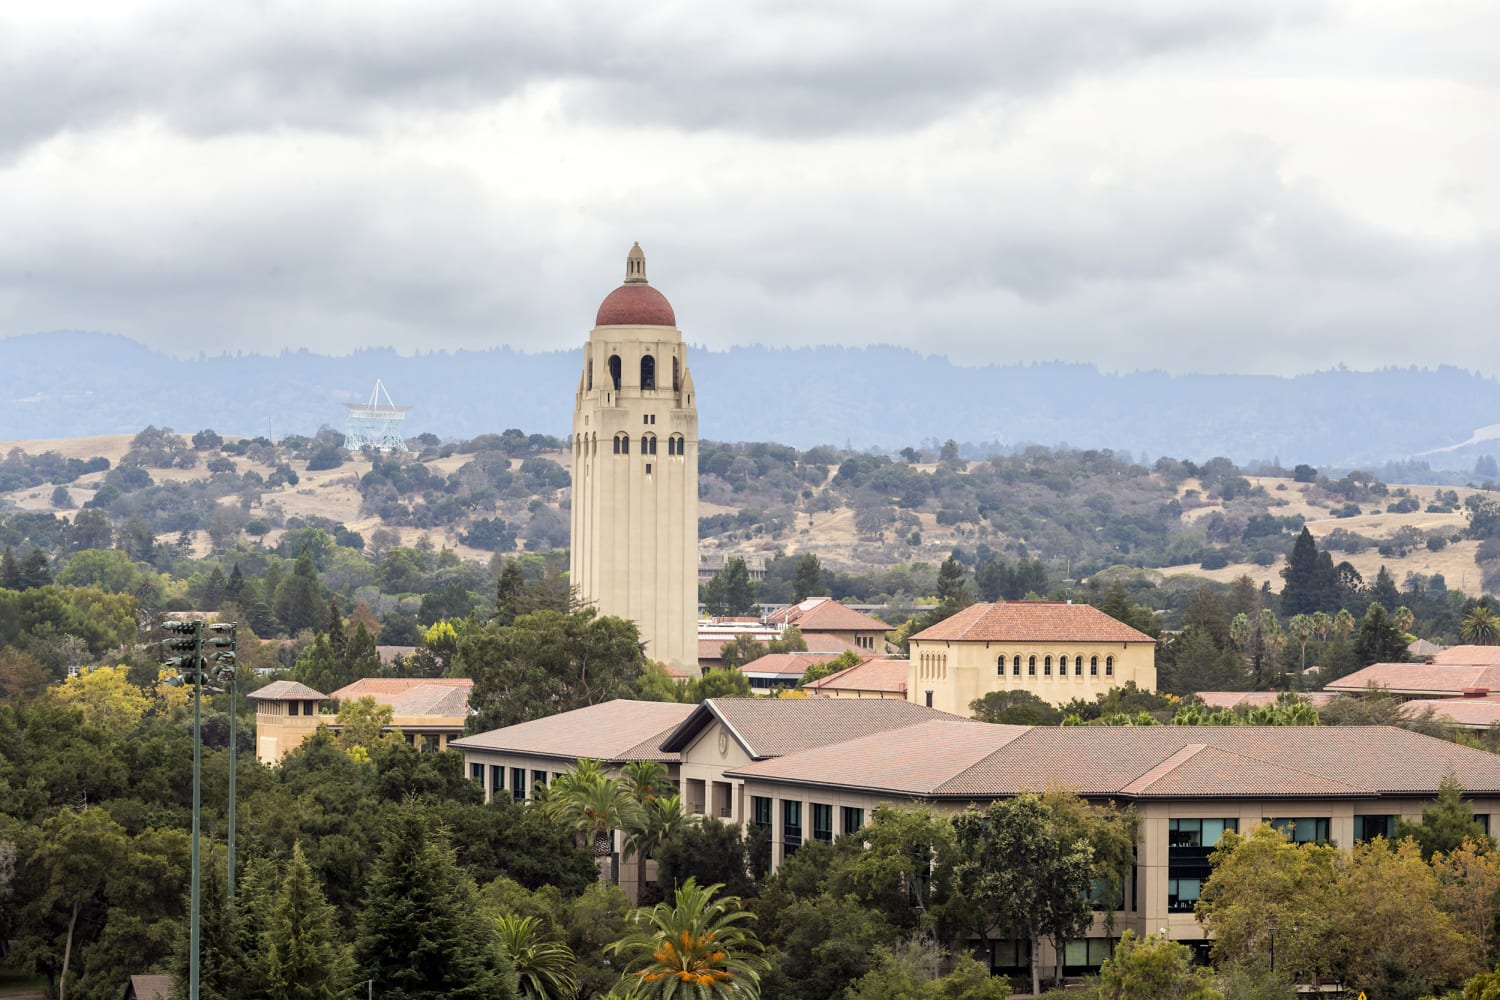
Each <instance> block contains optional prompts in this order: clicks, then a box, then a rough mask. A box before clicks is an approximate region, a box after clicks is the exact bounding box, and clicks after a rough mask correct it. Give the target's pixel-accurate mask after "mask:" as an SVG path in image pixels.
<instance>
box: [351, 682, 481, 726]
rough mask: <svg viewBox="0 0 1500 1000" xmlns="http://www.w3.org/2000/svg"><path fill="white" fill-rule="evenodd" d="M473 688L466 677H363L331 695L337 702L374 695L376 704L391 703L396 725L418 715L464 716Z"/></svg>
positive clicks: (467, 712)
mask: <svg viewBox="0 0 1500 1000" xmlns="http://www.w3.org/2000/svg"><path fill="white" fill-rule="evenodd" d="M473 687H474V682H473V681H472V680H471V679H469V678H467V677H363V678H361V679H359V680H357V681H355V682H354V683H352V684H345V685H344V686H343V687H341V688H339V689H338V690H337V691H335V692H334V693H333V695H332V696H333V697H334V698H337V699H338V700H339V701H358V700H359V699H360V698H374V699H375V703H376V704H377V705H389V706H391V714H392V715H393V716H394V717H395V718H396V719H397V720H398V721H397V724H398V725H399V724H400V722H399V720H400V719H402V718H410V717H412V716H418V715H435V716H446V717H448V718H454V717H458V718H463V717H465V716H467V715H468V714H469V692H470V691H471V690H472V689H473Z"/></svg>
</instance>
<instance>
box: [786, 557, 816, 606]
mask: <svg viewBox="0 0 1500 1000" xmlns="http://www.w3.org/2000/svg"><path fill="white" fill-rule="evenodd" d="M822 575H823V566H822V564H821V563H819V562H818V557H817V556H815V555H813V554H812V553H811V552H807V553H804V554H803V555H802V556H801V557H799V558H798V559H797V568H796V569H795V570H793V571H792V603H793V604H801V603H802V602H803V601H805V600H807V599H808V598H809V597H811V596H812V595H813V594H815V593H816V592H817V591H818V588H819V581H820V580H821V578H822Z"/></svg>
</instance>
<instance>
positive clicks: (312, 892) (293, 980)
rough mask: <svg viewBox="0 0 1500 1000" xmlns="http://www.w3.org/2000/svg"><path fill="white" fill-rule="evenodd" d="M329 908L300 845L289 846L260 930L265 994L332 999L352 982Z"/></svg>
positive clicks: (274, 998) (285, 999) (277, 999)
mask: <svg viewBox="0 0 1500 1000" xmlns="http://www.w3.org/2000/svg"><path fill="white" fill-rule="evenodd" d="M342 938H343V935H342V933H341V932H340V930H339V927H338V924H337V920H336V917H335V914H334V909H333V907H332V906H330V905H329V904H328V900H327V899H326V898H325V897H324V895H323V889H322V887H321V886H320V885H319V884H318V882H317V880H316V879H315V878H314V877H313V873H312V869H311V868H310V867H308V864H307V858H306V857H305V856H304V855H303V853H302V845H301V844H300V843H298V844H296V845H295V846H294V847H293V848H292V856H291V859H290V860H289V861H287V865H286V872H285V873H284V874H283V875H282V877H281V884H280V886H279V887H278V889H277V892H276V900H275V903H274V904H273V906H272V908H271V913H270V918H269V922H268V925H267V927H266V934H265V953H266V958H265V961H266V996H267V997H269V998H271V1000H334V998H336V997H338V996H339V995H340V993H342V992H343V991H344V990H345V989H347V988H348V987H349V986H350V985H351V982H352V980H353V978H354V977H353V968H354V963H353V958H352V956H351V955H350V951H349V947H348V946H347V945H346V944H344V943H343V940H342Z"/></svg>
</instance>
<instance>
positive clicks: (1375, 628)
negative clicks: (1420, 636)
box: [1354, 603, 1407, 667]
mask: <svg viewBox="0 0 1500 1000" xmlns="http://www.w3.org/2000/svg"><path fill="white" fill-rule="evenodd" d="M1354 656H1355V659H1357V660H1358V661H1359V665H1360V666H1361V667H1368V666H1369V665H1370V664H1372V663H1404V662H1406V659H1407V654H1406V636H1404V635H1402V634H1401V631H1400V629H1398V628H1396V626H1395V624H1394V623H1392V621H1391V616H1390V615H1388V614H1386V611H1385V608H1383V607H1381V606H1380V605H1379V604H1373V603H1372V604H1371V605H1370V609H1369V610H1368V611H1366V612H1365V616H1364V618H1363V619H1361V620H1360V623H1359V631H1358V632H1356V633H1355V635H1354Z"/></svg>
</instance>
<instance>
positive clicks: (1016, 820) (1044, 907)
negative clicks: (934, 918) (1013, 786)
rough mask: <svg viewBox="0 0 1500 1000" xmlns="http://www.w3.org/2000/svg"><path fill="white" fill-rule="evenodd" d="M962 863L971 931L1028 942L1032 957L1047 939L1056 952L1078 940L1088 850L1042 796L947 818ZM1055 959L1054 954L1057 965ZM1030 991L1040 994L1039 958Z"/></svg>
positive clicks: (1090, 869)
mask: <svg viewBox="0 0 1500 1000" xmlns="http://www.w3.org/2000/svg"><path fill="white" fill-rule="evenodd" d="M953 827H954V832H955V835H956V837H957V842H958V855H959V857H960V859H961V860H960V861H959V862H958V863H957V864H955V865H954V869H953V875H954V880H955V882H956V884H957V886H958V888H959V890H960V891H961V892H962V893H963V894H964V897H965V898H966V899H967V900H968V901H969V903H970V905H971V906H972V907H973V911H974V916H973V919H974V930H976V931H979V932H981V933H980V937H982V938H987V937H988V932H990V931H995V930H998V931H1000V932H1002V933H1004V934H1007V935H1009V936H1013V937H1016V938H1020V939H1022V940H1025V941H1027V942H1028V943H1029V944H1030V946H1031V954H1032V955H1033V956H1036V955H1039V954H1040V953H1041V949H1040V944H1041V942H1042V940H1043V939H1044V938H1045V939H1050V940H1051V941H1052V942H1053V945H1054V947H1055V948H1056V950H1057V953H1058V955H1059V956H1061V954H1062V952H1063V946H1064V944H1065V943H1066V942H1067V941H1068V940H1070V939H1072V938H1077V937H1081V936H1082V935H1083V932H1084V931H1085V930H1086V929H1087V928H1088V925H1089V922H1090V920H1091V919H1092V917H1093V913H1092V911H1091V909H1090V906H1089V886H1090V885H1091V884H1092V882H1093V879H1094V849H1093V846H1092V845H1091V844H1090V843H1089V842H1088V841H1087V840H1086V839H1082V838H1075V837H1073V836H1071V834H1072V833H1074V832H1075V831H1074V830H1072V829H1070V828H1069V825H1068V824H1063V823H1060V822H1059V817H1058V816H1057V815H1056V812H1055V810H1054V809H1053V808H1052V807H1051V806H1049V804H1048V803H1046V802H1045V801H1044V800H1043V799H1042V798H1040V797H1038V796H1036V795H1034V794H1032V793H1030V792H1022V793H1020V794H1019V795H1016V796H1015V797H1014V798H1010V799H1003V800H1000V801H997V802H993V803H991V804H990V805H989V806H988V807H986V808H985V809H984V810H983V811H980V810H978V809H975V808H973V807H971V808H969V809H968V810H966V811H965V812H963V813H962V814H960V815H959V816H958V817H956V818H955V819H954V821H953ZM1061 962H1062V960H1061V958H1060V957H1059V959H1058V964H1059V967H1060V966H1061ZM1031 992H1032V993H1040V992H1041V963H1040V962H1039V961H1036V960H1033V961H1032V963H1031Z"/></svg>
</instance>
